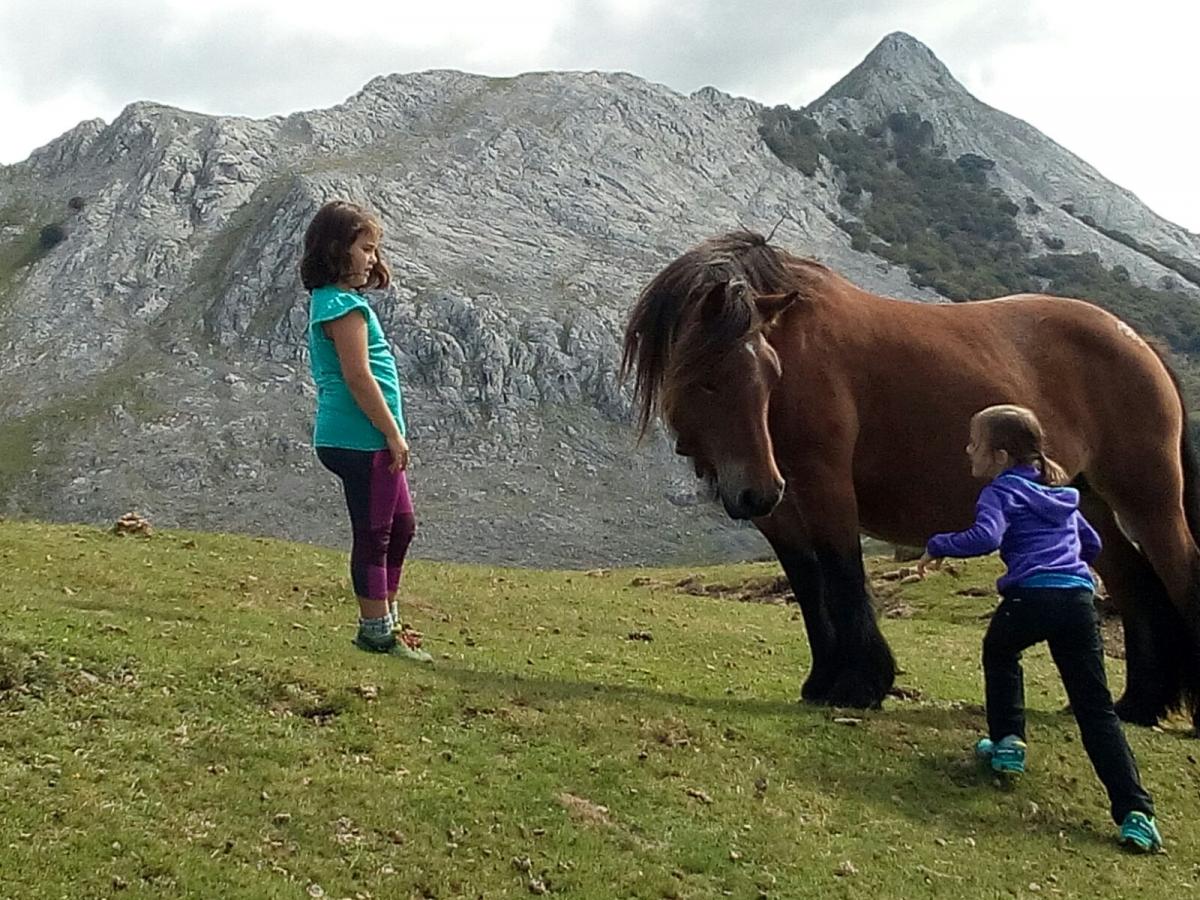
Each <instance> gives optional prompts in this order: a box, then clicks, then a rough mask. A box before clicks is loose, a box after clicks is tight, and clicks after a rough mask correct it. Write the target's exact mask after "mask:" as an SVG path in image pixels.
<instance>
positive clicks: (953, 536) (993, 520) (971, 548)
mask: <svg viewBox="0 0 1200 900" xmlns="http://www.w3.org/2000/svg"><path fill="white" fill-rule="evenodd" d="M1007 529H1008V520H1007V519H1006V518H1005V516H1004V509H1003V508H1002V506H1001V504H1000V496H999V494H998V492H997V491H996V489H995V488H993V487H991V486H990V485H989V486H988V487H986V488H984V489H983V493H981V494H980V495H979V502H978V503H976V504H975V524H974V525H972V526H971V527H970V528H968V529H967V530H966V531H949V532H945V533H943V534H935V535H934V536H933V537H932V538H930V539H929V543H928V544H927V545H926V547H925V552H926V554H927V555H929V556H930V557H932V558H934V559H937V558H939V557H943V556H955V557H964V556H986V555H987V554H988V553H991V552H992V551H994V550H998V549H1000V540H1001V538H1003V537H1004V532H1005V531H1006V530H1007Z"/></svg>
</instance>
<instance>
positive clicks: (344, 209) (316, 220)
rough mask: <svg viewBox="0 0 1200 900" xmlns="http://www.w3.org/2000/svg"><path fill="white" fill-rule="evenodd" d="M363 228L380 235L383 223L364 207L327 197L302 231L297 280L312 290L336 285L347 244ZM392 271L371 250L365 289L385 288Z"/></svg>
mask: <svg viewBox="0 0 1200 900" xmlns="http://www.w3.org/2000/svg"><path fill="white" fill-rule="evenodd" d="M364 231H370V232H372V233H373V234H374V235H375V237H376V238H381V237H382V236H383V226H382V225H381V224H379V220H378V219H377V218H375V216H374V215H373V214H372V213H371V212H370V211H369V210H367V209H365V208H363V207H361V206H359V205H358V204H357V203H348V202H346V201H345V200H330V201H329V202H328V203H326V204H325V205H324V206H322V207H321V208H320V209H319V210H317V214H316V215H315V216H313V220H312V221H311V222H309V223H308V230H306V231H305V232H304V256H303V258H302V259H301V260H300V281H301V283H302V284H303V285H304V289H305V290H306V291H309V292H310V293H311V292H312V291H315V290H316V289H317V288H319V287H324V286H325V285H327V284H337V283H338V282H339V281H341V280H342V277H343V276H344V275H345V274H346V268H347V263H348V262H349V260H350V247H351V246H352V245H353V244H354V242H355V241H356V240H357V239H358V236H359V235H360V234H362V233H363V232H364ZM391 280H392V273H391V270H390V269H388V266H387V263H385V262H384V261H383V254H382V253H381V251H380V250H378V249H376V251H375V266H374V267H373V268H372V269H371V272H370V274H369V275H368V277H367V283H366V284H365V285H363V287H364V288H366V289H367V290H371V289H374V288H385V287H387V286H388V284H390V283H391Z"/></svg>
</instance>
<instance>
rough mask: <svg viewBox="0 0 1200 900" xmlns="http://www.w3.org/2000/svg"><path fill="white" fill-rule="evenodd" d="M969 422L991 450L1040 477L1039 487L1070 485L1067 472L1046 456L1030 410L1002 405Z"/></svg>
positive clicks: (1043, 437) (1041, 433)
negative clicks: (997, 451) (976, 428)
mask: <svg viewBox="0 0 1200 900" xmlns="http://www.w3.org/2000/svg"><path fill="white" fill-rule="evenodd" d="M971 421H973V422H975V423H976V424H977V425H978V426H979V428H980V432H979V436H980V437H981V438H983V440H985V441H986V442H987V446H988V448H989V449H991V450H1003V451H1005V452H1006V453H1007V454H1008V455H1009V457H1010V458H1011V459H1012V460H1013V462H1014V463H1017V464H1020V465H1031V466H1033V467H1034V468H1036V469H1037V470H1038V471H1039V472H1040V473H1041V476H1042V483H1043V484H1048V485H1053V486H1056V487H1058V486H1062V485H1064V484H1068V483H1070V481H1071V477H1070V476H1069V475H1068V474H1067V470H1066V469H1064V468H1063V467H1062V466H1060V465H1059V464H1058V463H1056V462H1055V461H1054V460H1052V459H1051V458H1050V457H1048V456H1047V455H1046V453H1045V449H1044V447H1045V443H1046V434H1045V432H1044V431H1043V430H1042V423H1041V422H1039V421H1038V418H1037V416H1035V415H1034V414H1033V410H1031V409H1027V408H1025V407H1024V406H1014V405H1013V404H1011V403H1002V404H999V405H997V406H989V407H987V408H986V409H981V410H980V411H979V412H977V413H975V415H974V416H973V417H972V419H971Z"/></svg>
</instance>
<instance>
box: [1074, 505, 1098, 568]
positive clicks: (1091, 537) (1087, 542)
mask: <svg viewBox="0 0 1200 900" xmlns="http://www.w3.org/2000/svg"><path fill="white" fill-rule="evenodd" d="M1073 518H1074V519H1075V530H1076V531H1077V532H1078V533H1079V555H1080V556H1081V557H1082V558H1083V561H1084V562H1085V563H1090V562H1092V561H1093V560H1094V559H1095V558H1096V557H1097V556H1099V555H1100V535H1098V534H1096V529H1094V528H1093V527H1092V526H1091V525H1089V524H1088V520H1087V519H1085V518H1084V517H1083V514H1082V513H1080V512H1079V510H1075V515H1074V516H1073Z"/></svg>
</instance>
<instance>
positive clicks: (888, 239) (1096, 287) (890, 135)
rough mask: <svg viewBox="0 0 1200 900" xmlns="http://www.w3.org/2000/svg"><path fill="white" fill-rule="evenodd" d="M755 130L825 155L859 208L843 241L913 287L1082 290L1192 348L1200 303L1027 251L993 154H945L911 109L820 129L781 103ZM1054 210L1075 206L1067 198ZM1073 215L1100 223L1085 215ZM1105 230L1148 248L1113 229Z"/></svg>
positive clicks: (1187, 271) (966, 291)
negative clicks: (902, 271) (996, 183)
mask: <svg viewBox="0 0 1200 900" xmlns="http://www.w3.org/2000/svg"><path fill="white" fill-rule="evenodd" d="M760 130H761V131H762V132H763V136H764V139H765V140H766V141H767V144H768V146H769V147H771V148H772V150H773V151H774V152H776V154H777V155H778V156H779V158H780V159H781V160H782V161H783V162H784V163H786V164H788V165H793V166H795V167H797V168H799V166H800V162H797V160H799V161H801V162H803V161H805V160H808V159H810V157H811V154H819V155H824V156H826V157H827V158H828V159H829V160H830V161H831V162H832V163H833V165H834V166H835V167H836V168H837V169H838V170H839V172H840V174H841V175H842V177H843V178H844V179H845V186H844V189H843V190H842V192H841V195H840V197H839V202H840V203H841V205H842V207H843V208H844V209H846V210H848V211H849V212H851V213H853V214H854V215H855V216H856V217H857V218H856V219H843V220H842V221H839V222H838V225H839V226H840V227H841V228H842V229H843V230H844V231H846V233H847V234H849V235H850V241H851V246H852V247H853V248H854V249H855V250H859V251H863V250H869V251H870V252H871V253H874V254H876V255H877V256H880V257H882V258H884V259H887V260H889V261H890V262H893V263H895V264H896V265H902V266H905V267H906V268H907V269H908V272H909V275H910V277H911V278H912V281H913V283H914V284H916V285H917V286H918V287H932V288H933V289H934V290H936V291H937V292H938V293H939V294H942V295H943V296H945V297H948V298H950V299H952V300H958V301H962V300H972V299H984V298H987V297H996V296H1001V295H1004V294H1012V293H1020V292H1025V291H1045V292H1048V293H1051V294H1059V295H1062V296H1071V297H1080V298H1083V299H1087V300H1091V301H1093V302H1094V303H1097V304H1098V305H1100V306H1103V307H1105V308H1106V309H1109V310H1111V311H1112V312H1114V313H1116V314H1117V315H1119V316H1121V317H1122V318H1124V319H1125V320H1127V321H1128V322H1129V323H1130V324H1131V325H1133V326H1134V327H1136V328H1138V329H1140V330H1143V331H1145V332H1146V333H1148V334H1151V335H1157V336H1158V337H1160V338H1162V339H1163V340H1164V341H1166V343H1167V344H1168V345H1169V346H1170V347H1171V348H1172V349H1174V350H1177V351H1180V352H1184V353H1200V305H1198V304H1196V303H1195V302H1194V301H1193V300H1192V299H1190V298H1189V297H1187V296H1186V295H1184V294H1182V293H1179V292H1177V291H1174V290H1153V289H1151V288H1145V287H1140V286H1138V285H1135V284H1133V283H1132V282H1131V280H1130V277H1129V272H1128V271H1127V270H1125V269H1124V268H1123V267H1120V266H1117V267H1113V268H1105V266H1104V265H1103V264H1102V263H1101V261H1100V258H1099V257H1098V256H1096V255H1095V254H1092V253H1086V254H1062V253H1057V252H1052V253H1048V254H1043V255H1038V256H1035V255H1033V254H1032V245H1031V243H1030V241H1029V240H1028V239H1027V238H1025V237H1024V236H1023V235H1022V234H1021V231H1020V229H1019V228H1017V225H1016V216H1017V215H1018V213H1019V212H1020V211H1021V207H1020V206H1019V205H1018V204H1016V203H1015V202H1013V200H1012V199H1011V198H1010V197H1008V196H1006V195H1005V194H1004V192H1003V191H1002V190H1001V189H999V188H996V187H989V186H988V180H987V179H988V175H989V173H990V172H991V171H992V170H993V169H994V168H995V163H994V162H993V161H992V160H990V159H987V158H986V157H983V156H980V155H978V154H975V153H964V154H963V155H961V156H959V157H958V158H957V159H954V160H951V159H949V158H947V156H946V153H945V148H944V147H943V146H941V145H938V144H936V143H935V135H934V132H933V126H932V125H930V124H929V123H928V122H925V121H922V120H921V119H920V117H919V116H916V115H915V114H912V113H895V114H893V115H891V116H889V117H888V118H887V120H886V121H884V122H882V123H878V124H875V125H872V126H870V127H868V128H867V129H865V130H864V132H863V133H862V134H859V133H857V132H855V131H853V130H851V129H849V128H847V127H844V126H843V127H842V128H840V129H834V130H831V131H830V132H829V133H827V134H824V135H822V134H821V132H820V127H819V126H818V124H817V122H816V121H815V120H814V119H813V118H812V117H811V116H809V115H807V114H806V113H804V112H801V111H796V110H791V109H788V108H787V107H783V106H780V107H775V108H774V109H772V110H769V111H766V112H764V123H763V126H762V129H760ZM776 148H781V149H776ZM781 150H782V151H784V152H781ZM802 171H803V170H802ZM864 195H869V196H870V202H869V203H864V202H863V198H864ZM1062 209H1063V210H1065V211H1066V212H1068V213H1070V214H1072V215H1074V214H1075V209H1074V206H1073V205H1072V204H1070V203H1064V204H1063V205H1062ZM1025 210H1026V212H1027V213H1030V214H1033V213H1034V212H1036V211H1039V209H1038V207H1037V204H1036V203H1033V202H1032V198H1025ZM1077 218H1079V219H1080V221H1082V222H1084V223H1085V224H1089V225H1091V226H1092V227H1095V228H1098V230H1103V229H1099V226H1097V225H1096V224H1095V221H1094V220H1092V219H1091V218H1090V217H1088V216H1077ZM1105 233H1106V234H1109V236H1110V237H1112V238H1113V239H1114V240H1119V241H1121V242H1122V243H1126V244H1128V245H1130V246H1135V249H1138V250H1140V251H1142V252H1146V253H1148V254H1150V255H1153V253H1154V251H1153V250H1152V248H1146V247H1144V246H1143V245H1140V244H1138V243H1137V242H1136V241H1134V240H1133V239H1132V238H1130V237H1129V236H1128V235H1124V234H1122V233H1121V232H1105ZM1041 242H1042V244H1044V245H1045V247H1046V249H1048V250H1051V251H1059V250H1062V249H1063V247H1064V246H1065V245H1064V243H1063V241H1062V240H1061V239H1060V238H1057V237H1053V236H1049V235H1042V236H1041ZM1160 257H1161V258H1160ZM1155 258H1159V259H1160V262H1163V264H1164V265H1169V266H1170V267H1171V268H1172V269H1174V270H1175V271H1176V272H1179V273H1180V274H1181V275H1182V276H1183V277H1185V278H1188V279H1189V280H1192V276H1193V275H1194V276H1195V278H1196V279H1197V283H1200V269H1195V267H1192V268H1189V265H1188V264H1187V263H1186V262H1184V261H1181V260H1177V259H1173V258H1171V257H1169V256H1167V255H1166V254H1159V256H1156V257H1155ZM1164 260H1165V261H1164ZM1193 269H1195V271H1193Z"/></svg>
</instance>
